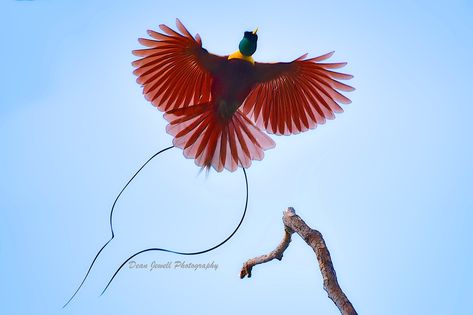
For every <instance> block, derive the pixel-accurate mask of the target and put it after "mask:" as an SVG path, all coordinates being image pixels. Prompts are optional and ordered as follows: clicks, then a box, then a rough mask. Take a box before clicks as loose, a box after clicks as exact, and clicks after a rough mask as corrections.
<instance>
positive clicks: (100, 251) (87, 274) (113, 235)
mask: <svg viewBox="0 0 473 315" xmlns="http://www.w3.org/2000/svg"><path fill="white" fill-rule="evenodd" d="M172 148H174V146H173V145H172V146H170V147H167V148H164V149H162V150H160V151H158V152H156V153H155V154H153V155H152V156H151V157H150V158H149V159H148V160H147V161H146V162H145V163H144V164H143V165H141V167H140V168H139V169H138V170H137V171H136V172H135V174H134V175H133V176H132V177H131V178H130V179H129V180H128V182H127V183H126V184H125V186H123V188H122V190H121V191H120V193H119V194H118V195H117V197H116V198H115V201H114V202H113V204H112V208H111V209H110V231H111V233H112V236H111V237H110V239H109V240H108V241H107V242H105V244H103V246H102V248H100V250H99V251H98V252H97V254H96V255H95V257H94V259H93V260H92V263H91V264H90V266H89V269H88V270H87V273H86V274H85V276H84V279H82V282H81V283H80V285H79V287H78V288H77V289H76V291H75V292H74V294H73V295H72V296H71V298H70V299H69V300H68V301H67V302H66V304H64V305H63V306H62V308H65V307H66V306H67V305H68V304H69V303H70V302H71V301H72V300H73V299H74V297H75V296H76V294H77V292H79V290H80V289H81V288H82V285H83V284H84V282H85V280H86V279H87V277H88V276H89V273H90V271H91V270H92V267H93V266H94V264H95V261H96V260H97V258H98V257H99V256H100V254H101V253H102V251H103V250H104V249H105V247H107V245H108V244H109V243H110V242H111V241H112V240H113V238H114V237H115V233H114V232H113V210H115V205H116V204H117V201H118V199H119V198H120V196H121V195H122V193H123V192H124V191H125V189H126V188H127V187H128V185H129V184H130V183H131V182H132V181H133V179H135V177H136V176H137V175H138V174H139V173H140V172H141V170H142V169H143V168H144V167H145V166H146V165H147V164H148V163H149V162H151V160H152V159H154V158H155V157H157V156H158V155H159V154H161V153H163V152H165V151H167V150H169V149H172Z"/></svg>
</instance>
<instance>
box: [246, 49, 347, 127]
mask: <svg viewBox="0 0 473 315" xmlns="http://www.w3.org/2000/svg"><path fill="white" fill-rule="evenodd" d="M332 54H333V52H331V53H328V54H325V55H322V56H319V57H315V58H311V59H305V57H306V55H304V56H301V57H299V58H297V59H296V60H294V61H292V62H285V63H284V62H279V63H259V62H256V63H255V66H254V78H253V80H254V82H255V83H256V84H255V86H254V88H253V89H252V90H251V92H250V94H249V95H248V97H247V98H246V99H245V102H244V104H243V107H242V111H243V113H245V114H247V115H248V116H249V117H250V119H252V120H253V121H254V122H255V123H256V124H257V126H258V127H260V128H262V129H264V130H266V131H267V132H269V133H274V134H277V135H290V134H296V133H299V132H302V131H306V130H309V129H313V128H315V127H316V126H317V124H323V123H324V122H325V120H326V119H333V118H335V115H334V113H339V112H342V111H343V109H342V108H341V107H340V106H339V105H338V103H342V104H348V103H350V100H349V99H348V98H346V97H345V96H343V95H342V94H340V93H339V92H338V91H337V90H340V91H352V90H354V88H352V87H351V86H349V85H346V84H343V83H341V82H339V81H338V80H347V79H351V78H352V76H351V75H348V74H344V73H339V72H335V71H332V70H330V69H336V68H340V67H343V66H345V64H346V63H321V62H320V61H323V60H325V59H328V58H330V57H331V56H332Z"/></svg>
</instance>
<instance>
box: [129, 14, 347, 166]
mask: <svg viewBox="0 0 473 315" xmlns="http://www.w3.org/2000/svg"><path fill="white" fill-rule="evenodd" d="M176 25H177V28H178V30H179V32H180V33H179V32H176V31H174V30H172V29H171V28H169V27H167V26H166V25H160V26H159V28H160V29H161V30H162V31H163V33H158V32H155V31H152V30H149V31H148V34H149V36H151V38H152V39H145V38H140V39H139V42H140V43H141V44H142V45H144V46H146V47H147V48H145V49H139V50H134V51H133V54H134V55H136V56H139V57H141V59H139V60H136V61H134V62H133V66H134V67H136V69H135V71H134V74H135V75H137V76H138V78H137V82H138V83H139V84H141V85H142V87H143V94H144V95H145V97H146V99H147V100H148V101H150V102H151V103H152V104H153V105H154V106H156V107H157V108H158V109H159V110H161V111H163V112H164V113H165V114H164V118H165V119H166V120H167V121H168V122H169V124H168V126H167V128H166V130H167V132H168V133H169V134H171V135H172V136H173V137H174V139H173V144H174V146H176V147H179V148H181V149H183V151H184V156H185V157H187V158H192V159H195V163H196V164H197V165H199V166H201V167H203V168H207V169H209V168H210V167H213V168H214V169H215V170H217V171H219V172H220V171H222V170H223V169H224V168H225V169H227V170H229V171H232V172H233V171H235V170H236V169H237V167H238V166H240V167H243V168H248V167H249V166H250V165H251V161H252V160H262V159H263V157H264V152H263V151H264V150H267V149H271V148H273V147H274V146H275V143H274V141H273V140H272V139H271V138H270V137H269V136H268V135H267V134H266V133H265V132H264V131H266V132H268V133H271V134H276V135H291V134H297V133H300V132H304V131H307V130H309V129H314V128H315V127H316V126H317V125H318V124H323V123H325V120H326V119H334V118H335V115H334V113H340V112H342V111H343V109H342V108H341V107H340V106H339V103H342V104H349V103H350V100H349V99H348V98H347V97H345V96H343V95H342V94H340V93H339V92H338V91H347V92H348V91H353V90H354V88H353V87H351V86H349V85H346V84H343V83H341V82H340V81H339V80H348V79H351V78H352V77H353V76H351V75H348V74H344V73H339V72H335V71H332V70H331V69H337V68H341V67H343V66H345V65H346V63H345V62H339V63H322V62H321V61H324V60H326V59H328V58H330V57H331V56H332V54H333V52H330V53H328V54H325V55H322V56H319V57H315V58H309V59H306V56H307V54H305V55H303V56H301V57H299V58H297V59H295V60H294V61H291V62H278V63H262V62H255V61H254V59H253V57H252V55H253V54H254V53H255V51H256V47H257V41H258V35H257V34H256V33H257V29H256V30H255V31H253V32H245V33H244V37H243V39H242V40H241V41H240V44H239V49H238V51H236V52H234V53H232V54H230V55H228V56H217V55H214V54H211V53H209V52H208V51H207V50H206V49H204V48H203V47H202V40H201V38H200V36H199V35H198V34H197V35H196V36H195V37H193V36H192V35H191V34H190V33H189V31H188V30H187V29H186V28H185V27H184V25H183V24H182V23H181V22H180V21H179V19H176ZM263 130H264V131H263Z"/></svg>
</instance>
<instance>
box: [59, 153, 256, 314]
mask: <svg viewBox="0 0 473 315" xmlns="http://www.w3.org/2000/svg"><path fill="white" fill-rule="evenodd" d="M172 148H174V146H173V145H172V146H169V147H167V148H164V149H162V150H160V151H158V152H156V153H155V154H153V155H152V156H151V157H150V158H149V159H148V160H147V161H146V162H145V163H144V164H143V165H142V166H141V167H140V168H139V169H138V171H136V172H135V174H134V175H133V176H132V177H131V178H130V179H129V180H128V182H127V183H126V184H125V186H123V188H122V190H121V191H120V193H119V194H118V195H117V197H116V198H115V201H114V202H113V205H112V208H111V210H110V231H111V234H112V235H111V237H110V239H109V240H108V241H107V242H106V243H105V244H104V245H103V246H102V248H100V250H99V251H98V252H97V254H96V255H95V257H94V259H93V260H92V263H91V264H90V266H89V269H88V270H87V273H86V274H85V276H84V278H83V279H82V282H81V283H80V285H79V287H78V288H77V289H76V291H75V292H74V294H73V295H72V296H71V298H70V299H69V300H68V301H67V302H66V304H64V305H63V308H65V307H66V306H67V305H68V304H69V303H70V302H71V301H72V300H73V299H74V297H75V296H76V294H77V293H78V292H79V290H80V289H81V288H82V286H83V284H84V282H85V280H86V279H87V277H88V276H89V273H90V271H91V270H92V267H93V266H94V264H95V262H96V260H97V258H98V257H99V256H100V254H101V253H102V251H103V250H104V249H105V247H107V245H108V244H109V243H110V242H111V241H112V240H113V238H114V237H115V233H114V231H113V210H114V209H115V205H116V203H117V201H118V199H119V198H120V196H121V195H122V193H123V192H124V191H125V189H126V188H127V187H128V185H129V184H130V183H131V182H132V181H133V179H135V177H136V176H137V175H138V174H139V173H140V172H141V170H142V169H143V168H144V167H145V166H146V165H147V164H148V163H149V162H151V160H153V159H154V158H155V157H157V156H158V155H159V154H161V153H163V152H165V151H167V150H170V149H172ZM242 170H243V174H244V175H245V188H246V198H245V208H244V210H243V215H242V217H241V219H240V222H239V223H238V225H237V227H236V228H235V230H234V231H233V232H232V233H231V234H230V235H229V236H228V237H227V238H226V239H225V240H223V241H222V242H220V243H219V244H217V245H215V246H213V247H211V248H208V249H205V250H201V251H196V252H179V251H174V250H170V249H165V248H157V247H153V248H147V249H143V250H141V251H139V252H136V253H135V254H133V255H131V256H130V257H129V258H128V259H126V260H125V261H124V262H123V263H122V264H121V265H120V267H118V269H117V271H115V273H114V274H113V276H112V278H111V279H110V281H109V282H108V283H107V286H106V287H105V289H104V290H103V291H102V293H101V294H100V296H102V295H103V294H104V293H105V291H107V289H108V287H109V286H110V284H111V283H112V281H113V280H114V279H115V277H116V276H117V274H118V272H120V270H121V269H122V268H123V266H124V265H125V264H126V263H127V262H129V261H130V260H131V259H133V258H134V257H136V256H138V255H140V254H142V253H145V252H150V251H161V252H166V253H173V254H177V255H184V256H192V255H200V254H204V253H208V252H210V251H213V250H215V249H217V248H218V247H220V246H222V245H223V244H225V243H226V242H227V241H229V240H230V239H231V238H232V237H233V235H235V233H236V232H237V231H238V229H239V228H240V226H241V224H242V223H243V220H244V219H245V215H246V211H247V209H248V177H247V175H246V170H245V168H242Z"/></svg>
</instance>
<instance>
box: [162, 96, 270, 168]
mask: <svg viewBox="0 0 473 315" xmlns="http://www.w3.org/2000/svg"><path fill="white" fill-rule="evenodd" d="M164 118H165V119H166V120H167V121H168V122H169V125H168V126H167V128H166V131H167V132H168V133H169V134H171V135H172V136H174V140H173V144H174V146H176V147H178V148H181V149H183V150H184V156H185V157H186V158H192V159H195V163H196V164H197V165H199V166H201V167H205V168H210V167H211V166H212V167H213V168H214V169H215V170H216V171H218V172H220V171H222V170H223V169H224V168H226V169H227V170H229V171H232V172H233V171H235V170H236V169H237V167H238V166H240V167H244V168H248V167H249V166H250V165H251V161H252V160H262V159H263V157H264V152H263V151H264V150H267V149H271V148H274V146H275V143H274V141H273V140H272V139H271V138H270V137H269V136H268V135H266V134H265V133H263V132H262V131H261V130H260V129H259V128H258V127H256V126H255V125H254V124H253V122H251V121H250V120H249V119H248V118H247V117H246V116H245V115H244V114H243V113H241V112H240V111H239V110H237V111H236V112H235V114H234V115H233V116H232V117H231V118H230V119H228V120H223V119H221V118H220V117H219V116H218V114H217V111H216V109H215V106H214V105H213V104H212V103H206V104H200V105H193V106H190V107H185V108H180V109H176V110H172V111H169V112H167V113H165V114H164Z"/></svg>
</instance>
